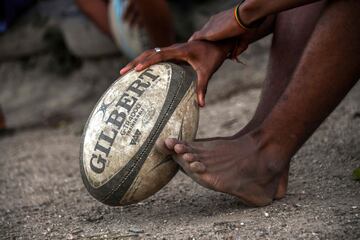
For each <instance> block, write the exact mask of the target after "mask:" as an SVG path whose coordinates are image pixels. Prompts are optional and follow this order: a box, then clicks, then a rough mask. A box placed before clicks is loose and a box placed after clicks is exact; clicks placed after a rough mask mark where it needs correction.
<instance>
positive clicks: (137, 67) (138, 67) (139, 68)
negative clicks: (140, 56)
mask: <svg viewBox="0 0 360 240" xmlns="http://www.w3.org/2000/svg"><path fill="white" fill-rule="evenodd" d="M142 67H143V65H142V64H138V65H137V66H136V67H135V70H136V71H139V70H141V68H142Z"/></svg>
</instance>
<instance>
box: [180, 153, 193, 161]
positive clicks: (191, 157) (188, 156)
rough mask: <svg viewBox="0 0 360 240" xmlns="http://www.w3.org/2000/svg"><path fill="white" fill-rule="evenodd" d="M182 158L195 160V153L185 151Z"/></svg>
mask: <svg viewBox="0 0 360 240" xmlns="http://www.w3.org/2000/svg"><path fill="white" fill-rule="evenodd" d="M182 158H183V159H184V160H185V161H186V162H188V163H191V162H194V161H195V155H194V154H193V153H185V154H184V155H183V156H182Z"/></svg>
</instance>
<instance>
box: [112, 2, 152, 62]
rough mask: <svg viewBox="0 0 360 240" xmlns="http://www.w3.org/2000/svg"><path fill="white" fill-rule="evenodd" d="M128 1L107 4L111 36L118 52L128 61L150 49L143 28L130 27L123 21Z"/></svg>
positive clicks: (147, 37)
mask: <svg viewBox="0 0 360 240" xmlns="http://www.w3.org/2000/svg"><path fill="white" fill-rule="evenodd" d="M128 3H129V1H128V0H111V1H110V4H109V10H108V13H109V23H110V29H111V32H112V36H113V38H114V40H115V43H116V45H117V46H118V48H119V49H120V51H121V52H122V53H123V54H125V56H127V57H128V58H130V59H134V58H135V57H137V56H138V55H139V54H140V53H142V52H144V51H145V50H147V49H149V48H151V47H152V46H151V42H150V38H149V35H148V33H147V31H146V30H145V29H144V28H138V27H131V26H130V24H129V23H127V22H126V21H124V20H123V15H124V13H125V11H126V8H127V5H128Z"/></svg>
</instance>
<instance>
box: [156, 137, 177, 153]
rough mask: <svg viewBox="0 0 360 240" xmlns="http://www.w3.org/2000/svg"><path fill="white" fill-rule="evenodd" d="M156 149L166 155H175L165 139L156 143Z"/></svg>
mask: <svg viewBox="0 0 360 240" xmlns="http://www.w3.org/2000/svg"><path fill="white" fill-rule="evenodd" d="M155 148H156V150H158V151H159V152H161V153H163V154H165V155H172V154H175V152H174V150H173V149H169V148H168V147H167V145H166V144H165V141H164V139H158V140H157V141H156V143H155Z"/></svg>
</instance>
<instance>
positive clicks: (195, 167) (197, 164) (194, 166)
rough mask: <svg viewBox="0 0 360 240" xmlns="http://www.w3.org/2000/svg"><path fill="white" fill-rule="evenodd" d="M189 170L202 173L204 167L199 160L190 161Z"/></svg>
mask: <svg viewBox="0 0 360 240" xmlns="http://www.w3.org/2000/svg"><path fill="white" fill-rule="evenodd" d="M190 170H191V171H192V172H195V173H204V172H205V171H206V167H205V165H204V164H203V163H201V162H197V161H196V162H192V163H190Z"/></svg>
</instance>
